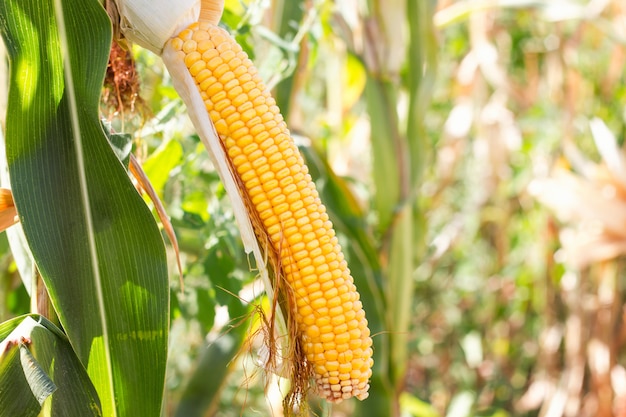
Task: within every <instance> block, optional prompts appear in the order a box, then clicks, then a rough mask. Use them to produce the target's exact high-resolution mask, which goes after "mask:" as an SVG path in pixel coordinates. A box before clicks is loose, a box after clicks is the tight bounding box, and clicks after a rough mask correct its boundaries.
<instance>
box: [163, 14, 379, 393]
mask: <svg viewBox="0 0 626 417" xmlns="http://www.w3.org/2000/svg"><path fill="white" fill-rule="evenodd" d="M170 42H171V44H172V47H175V48H176V50H179V51H182V53H183V55H184V58H183V59H184V63H185V66H186V67H187V69H188V70H189V72H190V74H191V76H192V77H195V81H196V86H197V87H198V90H199V92H200V94H201V95H202V97H207V99H206V101H207V104H206V106H207V109H210V112H209V116H210V117H211V120H212V121H213V124H214V125H215V126H216V129H217V132H218V134H219V136H220V138H221V140H222V141H223V143H224V146H225V147H226V151H227V154H228V155H232V156H231V158H232V160H231V162H232V164H233V166H234V167H235V170H234V171H235V172H236V173H238V174H239V175H240V177H241V180H242V183H243V184H244V187H245V192H246V193H247V194H248V200H249V201H251V202H252V204H253V205H254V209H255V210H256V211H257V213H256V214H257V217H258V218H260V219H261V222H262V223H263V226H264V228H265V231H266V233H267V234H268V236H269V237H270V241H271V242H272V245H273V246H274V248H273V249H274V250H275V252H276V253H277V254H279V256H280V257H281V259H280V262H281V265H282V266H283V272H284V275H285V280H286V281H287V284H286V287H287V288H291V289H292V290H293V291H294V297H295V303H293V304H294V305H291V306H290V308H292V309H295V310H296V311H295V313H296V314H295V317H296V322H297V325H298V329H297V334H298V335H299V336H298V337H300V338H301V339H302V346H303V347H304V355H305V357H306V360H307V361H308V362H310V363H309V365H310V368H311V369H313V372H314V378H315V380H316V386H317V390H318V392H319V393H320V395H322V396H323V397H325V398H326V399H327V400H329V401H335V402H337V401H341V400H343V399H346V398H350V397H356V398H358V399H361V400H362V399H365V398H367V396H368V389H369V378H370V376H371V374H372V371H371V368H372V364H373V360H372V339H371V337H370V331H369V329H368V327H367V320H366V319H365V313H364V311H363V308H362V304H361V303H360V302H359V301H358V299H359V295H358V293H357V292H356V287H355V286H354V282H353V279H352V277H351V276H350V271H349V270H348V267H347V264H346V262H345V261H344V257H343V254H342V253H341V247H340V246H339V243H338V241H337V238H336V237H335V233H334V230H333V228H332V224H331V222H330V221H329V220H328V215H327V214H326V208H325V207H324V206H323V205H322V203H321V201H320V199H319V195H318V192H317V190H316V188H315V184H314V183H313V181H312V179H311V176H310V175H309V174H308V169H307V168H306V166H304V163H303V160H302V157H301V156H300V153H299V151H298V148H297V147H296V145H295V144H294V142H293V140H292V139H291V137H290V135H289V131H288V130H287V127H286V124H285V122H284V121H283V118H282V116H281V114H280V112H279V109H278V107H277V106H276V102H275V101H274V99H273V98H272V97H271V95H270V94H269V92H268V91H267V89H266V88H265V85H264V84H263V82H262V81H261V79H260V77H259V75H258V74H257V70H256V69H255V68H254V66H253V64H252V62H251V61H250V59H248V57H247V56H246V54H245V53H244V52H243V51H242V49H241V47H240V46H239V45H238V44H237V42H236V41H235V40H234V39H233V38H232V37H231V36H230V35H229V34H228V33H227V32H226V31H225V30H223V29H221V28H219V27H217V26H215V25H213V24H211V23H208V22H206V21H202V22H198V23H194V24H192V25H190V26H189V27H188V28H187V29H186V30H184V31H183V32H182V35H178V36H177V37H174V38H172V39H171V41H170ZM218 126H219V127H218ZM229 146H230V147H236V149H233V150H231V149H229ZM352 347H354V349H352Z"/></svg>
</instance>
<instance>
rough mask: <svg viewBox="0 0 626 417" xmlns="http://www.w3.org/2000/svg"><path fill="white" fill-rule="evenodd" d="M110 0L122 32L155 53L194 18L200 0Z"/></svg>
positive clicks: (193, 20)
mask: <svg viewBox="0 0 626 417" xmlns="http://www.w3.org/2000/svg"><path fill="white" fill-rule="evenodd" d="M114 1H115V4H116V6H117V9H118V12H119V15H120V30H121V32H122V33H123V34H124V36H125V37H126V38H128V39H129V40H130V41H132V42H134V43H136V44H137V45H140V46H142V47H144V48H147V49H149V50H151V51H152V52H154V53H156V54H157V55H160V54H161V51H162V49H163V45H165V42H167V41H168V40H169V39H170V38H171V37H172V36H174V35H177V34H178V33H179V32H180V31H181V30H183V29H184V28H186V27H187V26H189V25H190V24H191V23H193V22H195V21H197V20H198V15H199V14H200V0H175V1H165V0H156V1H155V0H114Z"/></svg>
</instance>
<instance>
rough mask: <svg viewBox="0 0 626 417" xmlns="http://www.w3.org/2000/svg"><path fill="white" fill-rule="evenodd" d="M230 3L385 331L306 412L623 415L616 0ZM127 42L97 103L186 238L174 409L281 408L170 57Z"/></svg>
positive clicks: (625, 234) (620, 85) (378, 329)
mask: <svg viewBox="0 0 626 417" xmlns="http://www.w3.org/2000/svg"><path fill="white" fill-rule="evenodd" d="M226 8H227V9H226V13H225V15H224V18H223V23H224V25H226V26H227V27H228V28H229V29H231V30H232V31H233V32H234V33H236V34H237V39H238V40H239V42H240V43H241V44H242V45H243V46H244V48H245V49H246V50H247V52H248V53H249V54H250V56H251V57H252V58H253V60H254V61H255V63H256V64H257V66H258V67H259V70H260V72H261V74H262V75H263V77H264V79H265V80H267V83H268V85H269V86H270V87H271V88H272V89H273V91H274V94H275V97H277V100H278V102H279V105H280V107H281V109H282V111H283V114H284V115H285V117H286V119H287V121H288V124H289V126H290V128H291V130H292V132H293V133H294V134H295V136H296V139H297V140H298V143H299V144H300V145H301V147H302V150H303V152H304V154H305V156H306V159H307V162H308V164H309V165H310V168H311V172H312V174H313V175H314V177H315V178H316V181H317V183H318V186H319V187H320V190H321V191H322V195H323V200H324V201H325V203H326V204H327V206H328V208H329V211H330V212H331V215H332V219H333V221H334V222H335V224H336V227H337V229H338V232H339V234H340V237H341V239H342V244H343V246H344V248H346V254H347V256H348V257H349V262H350V265H351V268H352V270H353V274H354V276H355V280H356V281H357V285H359V289H360V291H361V293H362V297H363V299H364V304H365V305H366V308H367V313H368V319H369V320H370V323H371V324H372V329H373V332H374V335H375V336H374V339H375V341H376V342H375V343H376V345H375V347H376V368H375V371H374V372H375V380H374V381H373V386H372V392H371V395H370V398H369V399H368V400H366V401H365V402H363V403H362V404H357V403H353V402H351V401H350V402H345V403H342V404H340V405H336V406H334V407H332V408H331V407H329V406H328V405H325V404H319V403H317V402H316V401H315V399H311V413H312V415H320V416H325V415H328V416H331V415H332V416H347V415H372V416H385V415H390V416H391V415H395V416H400V415H402V416H414V417H425V416H428V417H435V416H442V417H443V416H447V417H463V416H484V417H486V416H498V417H504V416H550V417H557V416H600V417H604V416H626V368H625V365H626V362H625V359H626V358H625V356H624V353H623V346H624V341H625V340H626V326H625V325H624V318H625V317H626V310H625V309H624V306H623V302H622V299H623V295H624V289H623V286H622V285H621V282H622V277H623V269H622V268H623V265H624V264H623V257H622V255H623V254H624V253H626V159H625V157H624V153H623V149H622V147H623V142H624V139H623V138H624V134H625V133H626V107H625V103H626V101H625V99H626V97H625V96H626V71H625V70H624V68H625V66H624V64H625V63H626V5H624V3H623V2H622V1H621V0H589V1H587V0H559V1H555V0H543V1H542V0H535V1H531V0H499V1H498V0H465V1H453V0H439V1H431V0H393V1H384V0H369V1H366V0H343V1H338V2H333V1H330V0H297V1H296V0H291V1H286V0H272V1H270V0H246V1H239V0H227V1H226ZM132 52H133V53H132V56H133V57H134V59H135V61H134V63H133V62H131V61H130V60H129V58H128V56H127V55H126V53H125V51H124V50H122V49H119V48H114V49H113V50H112V55H111V56H112V60H111V68H110V72H109V74H108V76H107V83H106V85H105V87H104V90H103V92H104V93H103V102H102V114H103V117H104V118H105V119H107V120H109V121H110V122H111V124H112V126H113V128H114V129H115V130H117V131H123V132H128V133H132V134H133V137H134V154H135V156H136V157H137V158H138V160H139V161H140V162H141V163H142V165H143V169H144V170H145V172H146V173H147V175H148V177H149V178H150V180H151V182H152V185H153V187H154V188H155V190H156V192H157V194H158V195H159V197H160V198H161V199H162V201H163V204H164V206H165V208H166V210H167V213H168V215H169V216H170V218H171V222H172V224H173V226H174V229H175V231H176V235H177V238H178V243H179V245H180V256H181V260H182V265H183V271H184V288H181V286H180V284H179V281H178V272H177V269H176V261H175V254H174V252H173V251H171V250H170V255H171V262H170V265H171V277H172V278H171V295H172V302H173V308H172V317H171V328H172V330H171V342H170V358H169V368H168V379H167V382H166V393H165V395H166V401H165V403H166V407H165V409H164V410H163V415H164V416H203V415H216V416H256V415H268V414H269V413H272V415H276V416H280V415H282V411H281V410H282V405H281V392H283V393H284V392H286V389H285V387H284V381H283V382H281V383H275V381H274V379H275V378H270V381H269V383H268V385H267V386H268V388H267V389H266V390H265V391H264V386H265V385H266V383H267V382H268V380H267V379H266V377H265V376H264V375H263V373H262V371H261V370H260V368H259V367H258V365H257V361H258V359H259V357H260V355H261V354H262V347H261V346H262V342H263V334H262V332H259V331H258V329H259V328H262V326H261V327H260V326H259V320H261V319H262V318H263V315H262V314H259V313H260V312H261V313H262V311H263V309H264V308H266V306H265V304H264V303H265V302H264V301H263V299H262V297H260V294H261V290H260V289H259V287H258V285H257V283H256V281H255V274H254V271H250V267H249V262H248V259H247V257H246V256H245V253H244V251H243V247H242V244H241V241H240V238H239V234H238V229H237V225H236V223H235V221H234V218H233V215H232V212H231V210H230V208H229V201H228V198H227V196H226V194H225V191H224V188H223V187H222V185H221V183H220V182H219V178H218V176H217V174H216V173H215V171H214V170H213V168H212V165H211V163H210V161H209V159H208V157H207V154H206V152H205V151H204V149H203V147H202V146H201V144H200V142H199V140H198V138H197V136H196V135H195V133H194V132H193V129H192V127H191V124H190V122H189V120H188V118H187V116H186V110H185V108H184V106H183V105H182V102H181V100H180V99H179V98H178V96H177V94H176V92H175V91H174V89H173V87H172V86H171V83H170V81H169V78H168V75H167V74H166V72H165V70H164V68H163V66H162V64H161V63H160V61H159V59H158V58H157V57H156V56H154V55H153V54H151V53H149V52H147V51H145V50H141V49H140V48H133V49H132ZM0 72H2V71H0ZM0 81H2V80H0ZM3 85H5V84H3ZM3 103H4V98H3V99H2V101H0V105H4V104H3ZM1 113H2V114H4V109H3V111H2V112H1ZM146 201H147V203H148V204H151V203H150V202H149V200H148V199H147V198H146ZM170 248H171V247H170ZM0 251H1V253H2V255H0V322H1V321H4V320H7V319H9V318H10V317H13V316H15V315H17V314H21V313H25V312H28V311H29V300H28V296H27V294H26V291H25V290H24V288H23V286H22V284H21V281H20V279H19V277H18V276H17V272H16V268H15V265H14V263H13V262H12V258H11V255H10V254H9V253H8V246H7V243H6V238H5V236H4V235H1V236H0ZM260 352H261V353H260ZM281 384H282V385H281Z"/></svg>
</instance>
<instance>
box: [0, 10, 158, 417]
mask: <svg viewBox="0 0 626 417" xmlns="http://www.w3.org/2000/svg"><path fill="white" fill-rule="evenodd" d="M55 6H56V7H55ZM61 6H62V7H61ZM0 30H1V31H2V35H3V38H4V41H5V44H6V46H7V50H8V54H9V58H10V64H11V70H10V90H9V105H8V107H9V108H8V112H7V127H6V148H7V159H8V164H9V171H10V174H11V186H12V189H13V193H14V199H15V204H16V207H17V209H18V213H19V217H20V220H21V223H22V226H23V229H24V233H25V235H26V239H27V241H28V244H29V246H30V249H31V251H32V253H33V257H34V259H35V261H36V263H37V266H38V268H39V270H40V271H41V274H42V277H43V280H44V282H45V284H46V287H47V289H48V291H49V294H50V298H51V300H52V303H53V305H54V308H55V309H56V311H57V313H58V315H59V319H60V321H61V324H62V325H63V328H64V329H65V331H66V332H67V334H68V336H69V339H70V342H71V344H72V346H73V347H74V349H75V350H76V353H77V355H78V357H79V358H80V360H81V361H82V362H83V364H84V365H85V367H86V368H87V370H88V373H89V375H90V377H91V379H92V380H93V382H94V385H95V386H96V389H97V391H98V395H99V396H100V400H101V401H102V406H103V413H104V415H107V416H116V415H119V416H155V415H158V414H159V412H160V409H161V399H162V393H163V385H164V375H165V362H166V357H167V335H168V315H169V313H168V308H169V307H168V305H169V299H168V297H169V291H168V281H167V265H166V258H165V250H164V245H163V241H162V239H161V236H160V234H159V231H158V228H157V226H156V223H155V221H154V219H153V217H152V216H151V214H150V212H149V210H148V209H147V207H146V206H145V204H144V202H143V201H142V199H141V198H140V196H139V195H138V194H137V193H136V191H135V190H134V188H133V186H132V184H131V182H130V181H129V179H128V176H127V174H126V171H125V170H124V167H123V165H122V164H121V163H120V161H119V160H118V159H117V157H116V156H115V154H114V152H113V150H112V149H111V146H110V145H109V143H108V142H107V139H106V135H105V134H104V132H103V130H102V127H101V125H100V121H99V118H98V101H99V94H100V89H101V85H102V81H103V78H104V71H105V68H106V63H107V57H108V51H109V46H110V41H111V25H110V21H109V20H108V17H107V15H106V13H105V12H104V9H103V8H102V7H101V5H100V4H99V2H98V1H96V0H90V1H85V0H63V1H61V0H57V1H54V2H53V0H43V1H42V0H20V1H17V0H0Z"/></svg>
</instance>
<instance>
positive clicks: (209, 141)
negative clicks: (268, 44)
mask: <svg viewBox="0 0 626 417" xmlns="http://www.w3.org/2000/svg"><path fill="white" fill-rule="evenodd" d="M177 53H178V52H177V51H174V50H173V49H172V48H170V47H169V46H168V45H166V46H165V47H164V48H163V51H162V53H161V58H162V59H163V63H164V64H165V67H166V68H167V70H168V71H169V73H170V75H171V76H172V84H173V85H174V88H175V89H176V91H177V92H178V94H179V95H180V96H181V98H182V99H183V102H184V103H185V105H186V106H187V111H188V114H189V117H190V118H191V121H192V122H193V125H194V126H195V128H196V131H197V133H198V136H199V137H200V139H201V140H202V143H203V144H204V147H205V148H206V149H207V151H208V153H209V156H210V158H211V160H212V161H213V164H214V165H215V169H216V170H217V172H218V174H219V176H220V178H221V180H222V183H223V184H224V188H225V189H226V192H227V194H228V197H229V199H230V201H231V204H232V207H233V211H234V214H235V219H236V220H237V224H238V226H239V230H240V233H241V239H242V240H243V245H244V249H245V251H246V253H247V254H250V253H252V254H253V256H254V260H255V262H256V267H257V269H258V273H259V276H260V278H261V280H262V281H263V285H264V286H265V292H266V293H267V296H268V297H269V299H270V300H273V299H274V296H275V294H274V290H273V286H272V283H271V281H270V278H269V274H268V271H267V266H266V262H265V257H264V256H263V251H262V250H261V248H260V246H259V243H258V241H257V239H256V235H255V233H254V228H253V226H252V222H251V221H250V217H249V216H248V210H247V208H246V205H245V203H244V201H243V198H242V197H241V194H240V191H239V188H238V186H237V181H236V179H235V176H234V173H233V172H232V171H231V169H230V165H229V164H228V163H227V162H226V161H227V160H228V159H227V158H228V156H227V155H226V153H225V152H224V148H222V146H221V143H220V139H219V137H218V135H217V132H216V131H215V127H214V126H213V122H212V121H211V119H210V118H209V114H208V112H207V111H206V108H205V106H204V101H203V100H202V97H201V96H200V93H199V92H198V88H197V87H196V84H195V81H194V80H193V78H192V77H191V74H190V73H189V70H188V69H187V67H186V66H185V63H184V62H183V60H182V59H180V57H179V56H177ZM276 323H277V325H278V326H277V328H278V332H279V333H280V334H286V329H287V326H286V322H285V319H284V316H283V314H282V311H281V310H280V308H278V309H276ZM285 348H286V347H285ZM274 371H277V372H278V370H274Z"/></svg>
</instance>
